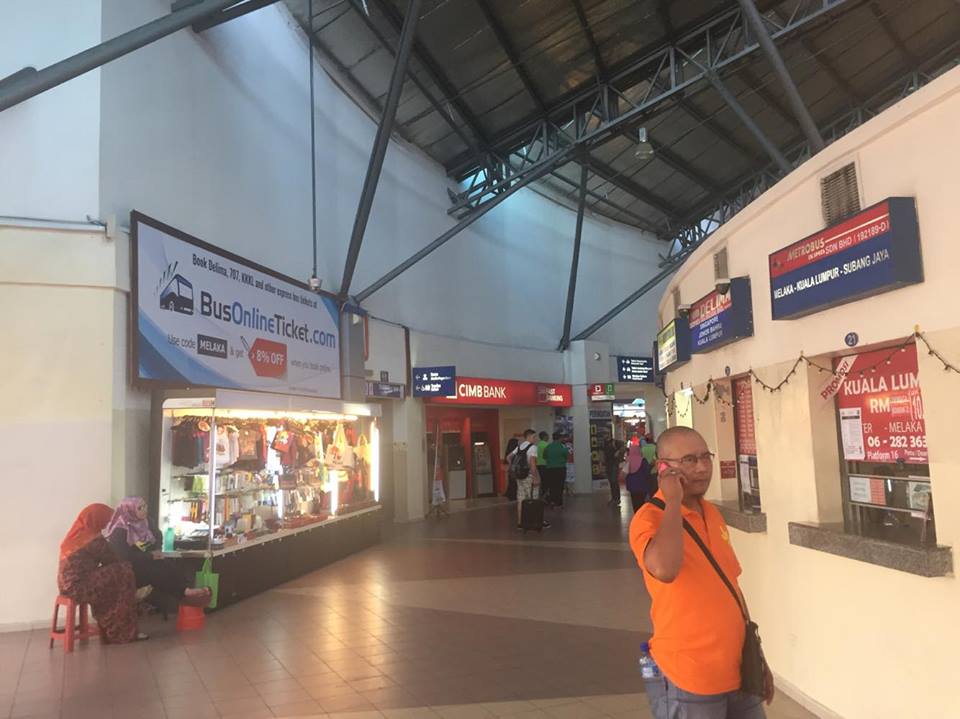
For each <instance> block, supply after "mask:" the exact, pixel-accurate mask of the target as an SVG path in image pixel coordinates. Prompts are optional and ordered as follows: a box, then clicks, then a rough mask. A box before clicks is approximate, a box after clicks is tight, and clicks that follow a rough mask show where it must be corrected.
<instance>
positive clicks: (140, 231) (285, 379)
mask: <svg viewBox="0 0 960 719" xmlns="http://www.w3.org/2000/svg"><path fill="white" fill-rule="evenodd" d="M130 237H131V245H132V264H133V302H132V306H133V311H134V313H135V314H134V335H133V355H134V356H133V359H134V370H135V376H136V377H137V378H138V379H139V380H142V381H151V382H159V383H162V384H165V385H168V386H181V387H186V386H194V387H224V388H228V389H247V390H259V391H265V392H284V393H288V394H305V395H315V396H320V397H339V396H340V312H339V309H338V307H337V303H336V301H335V299H334V298H333V296H331V295H326V294H319V293H317V292H313V291H311V290H310V288H309V287H308V286H307V285H305V284H303V283H300V282H297V281H296V280H294V279H291V278H289V277H286V276H284V275H281V274H279V273H276V272H273V271H272V270H269V269H267V268H265V267H261V266H259V265H257V264H254V263H252V262H250V261H248V260H245V259H243V258H241V257H238V256H236V255H234V254H231V253H229V252H227V251H225V250H221V249H219V248H217V247H214V246H213V245H209V244H207V243H205V242H203V241H201V240H198V239H197V238H195V237H191V236H190V235H187V234H186V233H183V232H180V231H179V230H176V229H174V228H172V227H169V226H167V225H165V224H163V223H162V222H159V221H157V220H154V219H152V218H150V217H147V216H145V215H142V214H141V213H139V212H133V213H131V216H130Z"/></svg>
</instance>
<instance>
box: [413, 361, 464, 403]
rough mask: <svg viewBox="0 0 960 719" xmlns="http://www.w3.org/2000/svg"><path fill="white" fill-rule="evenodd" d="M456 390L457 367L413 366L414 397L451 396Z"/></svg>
mask: <svg viewBox="0 0 960 719" xmlns="http://www.w3.org/2000/svg"><path fill="white" fill-rule="evenodd" d="M456 392H457V368H456V367H454V366H452V365H451V366H444V367H414V368H413V396H414V397H452V396H454V395H455V394H456Z"/></svg>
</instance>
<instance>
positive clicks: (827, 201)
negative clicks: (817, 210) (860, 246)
mask: <svg viewBox="0 0 960 719" xmlns="http://www.w3.org/2000/svg"><path fill="white" fill-rule="evenodd" d="M820 202H821V204H822V205H823V221H824V222H825V223H826V224H827V226H828V227H829V226H831V225H835V224H837V223H838V222H843V221H844V220H845V219H847V218H848V217H852V216H853V215H855V214H857V213H858V212H860V190H859V188H858V186H857V168H856V165H854V164H853V163H852V162H851V163H850V164H849V165H844V166H843V167H841V168H840V169H839V170H837V171H836V172H831V173H830V174H829V175H827V176H826V177H824V178H822V179H821V180H820Z"/></svg>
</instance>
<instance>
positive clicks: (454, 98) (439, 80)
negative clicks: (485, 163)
mask: <svg viewBox="0 0 960 719" xmlns="http://www.w3.org/2000/svg"><path fill="white" fill-rule="evenodd" d="M368 1H369V2H370V4H372V5H375V6H376V7H377V8H378V9H379V10H380V12H381V13H382V14H383V16H384V17H385V18H386V19H387V21H388V22H389V23H390V25H391V26H392V27H393V29H394V31H395V32H397V33H399V32H400V31H401V29H402V28H403V15H402V14H401V13H400V10H399V9H398V8H397V6H396V5H394V4H393V3H392V2H391V1H390V0H368ZM413 57H414V59H416V61H417V62H419V63H420V64H421V65H422V66H423V68H424V69H425V70H426V71H427V74H429V75H430V79H431V80H432V81H433V83H434V84H435V85H436V86H437V88H439V90H440V92H441V94H442V95H443V96H444V100H446V101H447V102H449V103H450V104H451V105H453V107H454V108H455V109H456V110H457V113H459V115H460V117H462V118H463V120H464V122H465V123H466V125H467V127H468V128H470V131H471V132H472V133H473V134H474V135H475V136H476V137H477V138H478V139H479V140H480V144H481V145H488V144H489V142H488V139H487V134H486V132H485V131H484V129H483V127H482V126H481V125H480V121H479V120H478V119H477V116H476V114H475V113H474V112H473V110H472V109H471V108H470V106H469V105H467V103H466V102H465V101H464V99H463V98H462V97H461V96H460V93H459V92H457V88H456V87H454V85H453V83H452V82H451V81H450V78H448V77H447V75H446V73H444V72H443V70H442V69H441V68H440V65H439V63H437V61H436V60H435V59H434V58H433V56H432V55H431V54H430V52H429V51H428V50H427V49H426V48H425V47H424V46H423V43H422V42H420V41H419V40H417V41H416V42H415V43H414V45H413Z"/></svg>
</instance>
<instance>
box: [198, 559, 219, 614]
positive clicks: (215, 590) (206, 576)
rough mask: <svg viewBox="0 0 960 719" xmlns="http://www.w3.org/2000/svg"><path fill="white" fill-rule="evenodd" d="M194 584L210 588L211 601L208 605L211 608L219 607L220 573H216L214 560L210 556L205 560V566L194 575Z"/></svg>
mask: <svg viewBox="0 0 960 719" xmlns="http://www.w3.org/2000/svg"><path fill="white" fill-rule="evenodd" d="M194 586H195V587H196V588H197V589H203V588H204V587H206V588H207V589H209V590H210V603H209V604H208V605H207V606H208V607H210V609H216V608H217V598H218V596H219V594H220V575H219V574H216V573H214V571H213V562H212V560H211V559H210V557H207V558H206V559H205V560H204V561H203V567H201V568H200V571H199V572H197V574H196V577H194Z"/></svg>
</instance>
